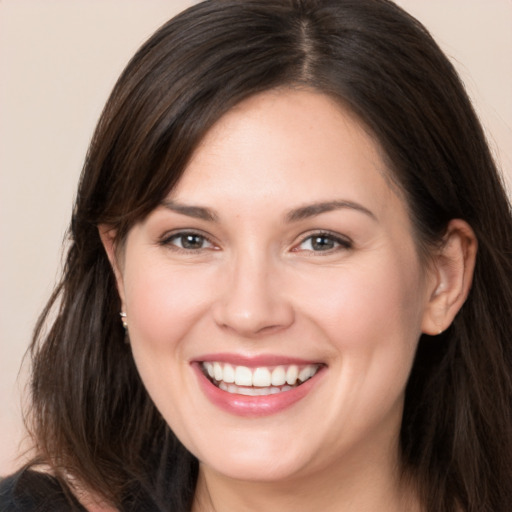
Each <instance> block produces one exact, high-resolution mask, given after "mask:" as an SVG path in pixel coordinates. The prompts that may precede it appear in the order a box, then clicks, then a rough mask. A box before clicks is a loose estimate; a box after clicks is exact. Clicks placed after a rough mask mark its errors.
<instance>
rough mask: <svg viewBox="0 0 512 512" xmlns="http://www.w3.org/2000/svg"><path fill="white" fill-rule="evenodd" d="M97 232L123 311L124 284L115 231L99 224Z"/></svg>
mask: <svg viewBox="0 0 512 512" xmlns="http://www.w3.org/2000/svg"><path fill="white" fill-rule="evenodd" d="M98 232H99V235H100V238H101V243H102V244H103V247H104V249H105V252H106V253H107V257H108V259H109V261H110V265H111V266H112V270H113V271H114V276H115V278H116V285H117V291H118V292H119V297H120V298H121V306H122V310H123V311H124V304H125V301H124V284H123V273H122V268H121V265H120V260H119V257H120V255H119V251H118V250H117V245H116V234H117V233H116V230H115V229H113V228H112V227H110V226H107V225H106V224H100V225H99V226H98Z"/></svg>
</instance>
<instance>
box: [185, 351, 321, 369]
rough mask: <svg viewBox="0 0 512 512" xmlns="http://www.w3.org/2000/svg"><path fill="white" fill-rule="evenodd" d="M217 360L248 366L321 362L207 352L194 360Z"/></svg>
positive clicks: (293, 358)
mask: <svg viewBox="0 0 512 512" xmlns="http://www.w3.org/2000/svg"><path fill="white" fill-rule="evenodd" d="M208 361H210V362H215V361H219V362H222V363H229V364H232V365H235V366H247V367H248V368H256V367H258V366H280V365H283V366H288V365H291V364H296V365H308V364H319V362H318V361H308V360H306V359H299V358H296V357H287V356H278V355H272V354H268V355H258V356H245V355H240V354H229V353H220V354H205V355H203V356H200V357H197V358H194V361H193V362H208Z"/></svg>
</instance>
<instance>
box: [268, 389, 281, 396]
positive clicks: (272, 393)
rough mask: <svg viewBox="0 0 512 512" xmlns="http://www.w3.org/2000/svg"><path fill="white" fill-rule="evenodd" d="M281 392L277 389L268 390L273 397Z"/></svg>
mask: <svg viewBox="0 0 512 512" xmlns="http://www.w3.org/2000/svg"><path fill="white" fill-rule="evenodd" d="M280 392H281V390H280V389H279V388H270V394H271V395H275V394H276V393H280Z"/></svg>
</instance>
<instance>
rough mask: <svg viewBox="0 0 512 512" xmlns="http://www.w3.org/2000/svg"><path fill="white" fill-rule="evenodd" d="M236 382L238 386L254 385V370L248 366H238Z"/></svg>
mask: <svg viewBox="0 0 512 512" xmlns="http://www.w3.org/2000/svg"><path fill="white" fill-rule="evenodd" d="M235 383H236V385H237V386H252V372H251V370H250V369H249V368H247V366H237V367H236V369H235Z"/></svg>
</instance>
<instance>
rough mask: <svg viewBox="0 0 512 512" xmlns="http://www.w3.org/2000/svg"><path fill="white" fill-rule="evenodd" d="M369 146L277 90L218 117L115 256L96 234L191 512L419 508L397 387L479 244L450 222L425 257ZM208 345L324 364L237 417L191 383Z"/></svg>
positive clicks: (331, 113)
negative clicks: (194, 481) (184, 467)
mask: <svg viewBox="0 0 512 512" xmlns="http://www.w3.org/2000/svg"><path fill="white" fill-rule="evenodd" d="M380 155H381V148H380V147H379V145H378V144H377V143H376V142H375V140H373V139H372V137H371V136H370V135H369V134H368V133H367V131H365V129H364V128H363V126H362V125H361V123H360V122H358V120H357V119H356V118H355V117H354V116H353V115H352V114H351V113H349V112H348V111H347V110H345V109H344V108H343V107H341V106H340V105H339V104H338V103H335V102H334V101H333V100H332V99H330V98H328V97H327V96H325V95H322V94H319V93H316V92H313V91H309V90H289V89H285V90H276V91H270V92H267V93H263V94H260V95H257V96H255V97H252V98H250V99H248V100H246V101H244V102H243V103H241V104H240V105H238V106H237V107H236V108H234V109H232V110H231V111H230V112H228V113H227V114H226V115H225V116H224V117H222V118H221V119H220V120H219V121H218V122H217V123H216V125H215V126H214V127H213V128H212V129H211V130H210V132H209V133H208V134H207V136H206V138H205V139H204V140H203V142H202V143H201V145H200V146H199V147H198V148H197V150H196V152H195V154H194V156H193V158H192V160H191V162H190V164H189V166H188V168H187V170H186V172H185V174H184V176H183V177H182V179H181V180H180V182H179V183H178V185H177V187H176V188H175V189H174V190H172V191H171V193H170V194H169V196H168V197H167V203H168V204H167V206H164V205H162V206H159V207H158V208H156V209H155V210H154V211H153V212H152V213H151V214H150V215H149V216H148V217H147V218H146V219H145V220H144V221H142V222H140V223H139V224H137V225H136V226H134V227H133V228H132V229H131V231H130V232H129V234H128V236H127V239H126V241H125V244H124V246H123V249H122V251H120V252H119V257H116V251H115V250H114V242H113V240H114V233H112V232H111V231H110V230H109V229H108V227H107V226H101V227H100V233H101V236H102V239H103V242H104V244H105V248H106V250H107V253H108V254H109V257H110V259H111V261H112V264H113V267H114V270H115V273H116V277H117V282H118V289H119V293H120V296H121V300H122V303H123V309H124V311H126V313H127V322H128V326H129V327H128V329H129V336H130V340H131V346H132V350H133V356H134V358H135V362H136V364H137V367H138V370H139V372H140V374H141V377H142V379H143V382H144V384H145V386H146V388H147V390H148V392H149V394H150V396H151V397H152V399H153V401H154V402H155V404H156V406H157V408H158V409H159V410H160V412H161V413H162V415H163V416H164V418H165V419H166V421H167V422H168V423H169V425H170V427H171V428H172V430H173V431H174V432H175V433H176V435H177V436H178V437H179V438H180V440H181V441H182V442H183V443H184V444H185V446H186V447H187V448H188V449H189V450H190V451H191V452H192V453H194V454H195V455H196V456H197V457H198V458H199V460H200V476H199V481H198V490H197V496H196V502H195V504H194V510H196V511H199V510H201V511H210V510H216V511H217V512H220V511H224V510H226V511H228V510H237V511H250V510H280V511H287V510H294V511H296V510H299V509H300V510H324V511H330V510H333V511H334V510H336V511H356V510H357V511H358V512H361V511H365V510H384V511H385V510H389V511H395V510H408V511H412V510H419V504H418V500H417V497H416V495H415V492H414V487H413V486H410V485H407V484H405V483H404V482H403V481H401V480H400V479H399V477H398V468H399V462H398V459H399V447H398V436H399V431H400V422H401V417H402V410H403V400H404V389H405V386H406V382H407V378H408V376H409V373H410V369H411V366H412V361H413V357H414V354H415V350H416V347H417V343H418V339H419V337H420V335H421V333H422V332H426V333H429V334H437V333H438V332H440V331H441V330H443V329H444V328H446V327H447V326H448V325H449V323H450V322H451V320H452V319H453V317H454V315H455V314H456V312H457V311H458V309H459V308H460V306H461V305H462V303H463V301H464V299H465V297H466V295H467V291H468V289H469V286H470V282H471V274H472V269H473V263H474V255H475V252H476V242H475V240H474V235H473V234H472V231H471V229H470V228H469V226H467V224H465V223H464V222H463V221H459V220H454V221H452V222H451V223H450V225H449V227H448V230H447V234H446V240H445V244H444V245H443V246H442V248H441V249H440V250H438V251H437V252H435V253H433V254H432V258H431V262H430V264H429V265H428V266H426V265H425V264H424V262H423V261H422V259H421V258H420V256H419V254H418V250H417V247H416V243H415V240H414V236H413V227H412V223H411V219H410V217H409V214H408V210H407V206H406V203H405V201H404V199H403V197H401V194H400V192H399V191H398V190H397V188H396V187H394V186H390V180H389V176H388V175H389V172H390V171H389V170H388V169H386V167H385V165H384V163H383V159H382V158H381V156H380ZM332 202H337V203H336V207H334V208H333V207H332V204H331V208H330V209H328V211H323V212H318V211H315V212H312V211H311V210H310V211H309V212H308V213H309V215H307V216H305V217H303V218H299V219H295V220H290V218H289V217H290V212H291V211H294V210H297V209H298V208H302V207H304V206H307V205H311V204H318V203H332ZM176 205H187V206H194V207H201V208H206V209H208V211H209V212H210V213H213V215H212V217H214V218H210V219H208V218H198V217H197V216H196V214H197V210H195V213H194V211H193V210H187V211H186V212H184V211H183V210H182V209H181V208H180V207H177V206H176ZM177 210H180V211H177ZM201 212H202V213H203V214H204V211H203V210H201ZM203 216H204V215H203ZM183 232H187V233H189V232H194V233H196V236H195V238H194V243H195V245H194V246H193V248H188V249H183V247H182V246H183V243H184V242H185V241H186V239H184V238H183V237H182V236H181V235H182V234H183ZM325 233H327V234H325ZM313 235H316V236H317V237H318V236H319V235H320V236H321V240H320V241H321V242H323V245H322V244H313V241H314V240H315V238H314V237H313V238H312V236H313ZM212 353H230V354H236V355H243V356H256V355H279V356H285V357H300V358H303V359H306V360H308V361H315V362H320V363H322V364H323V365H324V370H323V371H322V373H321V375H319V376H318V377H317V378H316V380H315V382H314V385H313V386H311V389H310V391H309V392H308V393H307V394H306V396H305V397H304V398H302V399H301V400H299V401H298V402H297V403H295V404H293V405H292V406H290V407H288V408H285V409H284V410H282V411H280V412H278V413H275V414H271V415H266V416H262V417H244V416H240V415H237V414H232V413H229V412H227V411H224V410H222V409H220V408H219V407H218V406H216V405H214V404H213V403H212V402H210V401H209V399H208V398H207V397H206V396H205V394H204V392H203V391H202V389H201V387H200V385H199V383H198V375H197V373H196V372H195V371H194V370H193V365H192V364H191V362H193V361H195V360H197V359H200V358H201V356H203V355H204V354H212Z"/></svg>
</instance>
